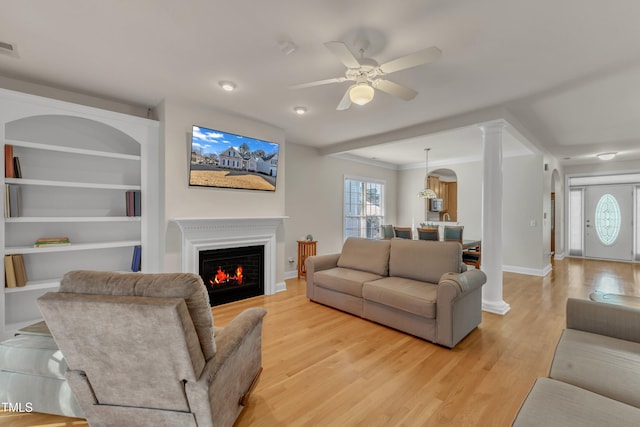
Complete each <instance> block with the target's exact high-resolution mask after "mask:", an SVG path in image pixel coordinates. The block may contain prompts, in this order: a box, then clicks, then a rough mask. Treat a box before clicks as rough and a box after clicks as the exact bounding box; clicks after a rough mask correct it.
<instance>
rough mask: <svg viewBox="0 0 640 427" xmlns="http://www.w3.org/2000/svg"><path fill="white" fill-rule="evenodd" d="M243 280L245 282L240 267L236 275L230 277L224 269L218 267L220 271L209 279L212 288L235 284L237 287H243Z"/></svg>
mask: <svg viewBox="0 0 640 427" xmlns="http://www.w3.org/2000/svg"><path fill="white" fill-rule="evenodd" d="M242 280H243V276H242V266H241V265H239V266H238V267H237V268H236V271H235V275H230V274H228V273H227V272H226V271H224V270H223V269H222V267H218V271H217V272H216V274H215V275H214V276H213V277H212V278H211V279H209V283H210V284H211V285H212V286H216V285H226V284H234V283H235V284H236V285H242Z"/></svg>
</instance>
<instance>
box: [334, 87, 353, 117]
mask: <svg viewBox="0 0 640 427" xmlns="http://www.w3.org/2000/svg"><path fill="white" fill-rule="evenodd" d="M352 87H353V86H349V89H347V91H346V92H345V93H344V96H343V97H342V99H341V100H340V103H339V104H338V107H337V108H336V110H338V111H342V110H346V109H348V108H349V107H351V99H350V98H349V91H350V90H351V88H352Z"/></svg>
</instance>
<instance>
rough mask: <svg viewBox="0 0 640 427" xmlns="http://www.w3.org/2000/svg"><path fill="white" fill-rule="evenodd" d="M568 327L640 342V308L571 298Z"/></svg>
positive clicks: (568, 301) (568, 307)
mask: <svg viewBox="0 0 640 427" xmlns="http://www.w3.org/2000/svg"><path fill="white" fill-rule="evenodd" d="M567 329H577V330H580V331H585V332H591V333H594V334H599V335H606V336H609V337H613V338H619V339H622V340H626V341H633V342H638V343H640V310H639V309H637V308H632V307H625V306H622V305H616V304H609V303H604V302H596V301H590V300H582V299H576V298H569V299H568V300H567Z"/></svg>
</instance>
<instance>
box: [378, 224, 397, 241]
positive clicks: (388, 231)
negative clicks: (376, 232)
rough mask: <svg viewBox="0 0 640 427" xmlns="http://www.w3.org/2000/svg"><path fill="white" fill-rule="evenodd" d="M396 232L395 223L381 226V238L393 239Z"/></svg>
mask: <svg viewBox="0 0 640 427" xmlns="http://www.w3.org/2000/svg"><path fill="white" fill-rule="evenodd" d="M394 235H395V232H394V231H393V225H381V226H380V238H381V239H383V240H389V239H393V237H394Z"/></svg>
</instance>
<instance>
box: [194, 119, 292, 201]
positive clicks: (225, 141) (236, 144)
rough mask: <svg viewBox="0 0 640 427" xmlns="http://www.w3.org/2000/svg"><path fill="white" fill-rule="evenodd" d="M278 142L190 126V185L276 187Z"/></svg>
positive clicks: (266, 189) (267, 189) (264, 189)
mask: <svg viewBox="0 0 640 427" xmlns="http://www.w3.org/2000/svg"><path fill="white" fill-rule="evenodd" d="M279 152H280V144H278V143H275V142H269V141H263V140H261V139H255V138H249V137H247V136H242V135H236V134H233V133H229V132H223V131H220V130H215V129H208V128H205V127H202V126H195V125H194V126H193V129H192V133H191V154H190V161H189V186H192V187H216V188H234V189H243V190H261V191H276V182H277V177H278V155H279Z"/></svg>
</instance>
